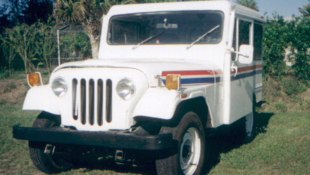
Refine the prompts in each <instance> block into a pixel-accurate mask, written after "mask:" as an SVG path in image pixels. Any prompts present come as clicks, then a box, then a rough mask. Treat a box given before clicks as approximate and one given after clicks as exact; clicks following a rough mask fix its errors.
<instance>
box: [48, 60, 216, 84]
mask: <svg viewBox="0 0 310 175" xmlns="http://www.w3.org/2000/svg"><path fill="white" fill-rule="evenodd" d="M98 67H100V68H126V69H136V70H139V71H141V72H142V73H143V74H145V76H146V77H147V78H148V80H149V85H150V86H157V85H158V79H156V78H155V77H156V76H158V75H159V76H161V77H165V76H166V75H167V74H180V72H197V71H198V72H199V71H205V72H208V73H207V74H208V75H217V74H219V72H222V71H221V68H220V67H219V66H218V65H216V64H215V63H213V62H210V61H206V60H194V61H192V62H191V61H189V60H184V59H178V60H175V59H174V60H172V59H145V60H141V59H139V60H120V59H117V60H107V59H104V60H85V61H78V62H69V63H65V64H62V65H60V66H58V67H57V68H56V69H55V70H54V71H53V73H54V72H57V71H58V70H60V69H68V68H98ZM124 74H125V72H124Z"/></svg>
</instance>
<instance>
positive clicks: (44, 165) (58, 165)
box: [29, 112, 72, 174]
mask: <svg viewBox="0 0 310 175" xmlns="http://www.w3.org/2000/svg"><path fill="white" fill-rule="evenodd" d="M56 126H59V122H58V121H57V119H56V118H54V116H53V115H51V114H48V113H46V112H42V113H41V114H40V115H39V116H38V117H37V119H36V120H35V122H34V123H33V127H37V128H51V127H56ZM62 149H63V147H62V146H61V145H54V144H48V143H42V142H34V141H29V153H30V157H31V160H32V162H33V164H34V165H35V166H36V167H37V168H38V169H39V170H41V171H42V172H44V173H47V174H55V173H60V172H62V171H66V170H69V169H71V167H72V163H71V162H70V161H69V159H68V158H69V157H68V154H63V153H62V152H59V151H60V150H62Z"/></svg>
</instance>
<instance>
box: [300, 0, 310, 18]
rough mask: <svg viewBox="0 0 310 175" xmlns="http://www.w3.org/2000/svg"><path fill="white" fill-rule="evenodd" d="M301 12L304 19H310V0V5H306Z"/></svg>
mask: <svg viewBox="0 0 310 175" xmlns="http://www.w3.org/2000/svg"><path fill="white" fill-rule="evenodd" d="M299 12H300V13H301V14H302V15H303V16H304V17H310V0H309V4H307V5H304V7H303V8H299Z"/></svg>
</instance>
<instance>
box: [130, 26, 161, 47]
mask: <svg viewBox="0 0 310 175" xmlns="http://www.w3.org/2000/svg"><path fill="white" fill-rule="evenodd" d="M163 33H165V31H162V32H160V33H158V34H156V35H153V36H150V37H148V38H146V39H145V40H143V41H141V42H140V43H138V44H137V45H135V46H133V48H132V50H134V49H136V48H138V47H139V46H140V45H142V44H144V43H145V42H147V41H149V40H151V39H153V38H155V37H158V36H159V35H161V34H163Z"/></svg>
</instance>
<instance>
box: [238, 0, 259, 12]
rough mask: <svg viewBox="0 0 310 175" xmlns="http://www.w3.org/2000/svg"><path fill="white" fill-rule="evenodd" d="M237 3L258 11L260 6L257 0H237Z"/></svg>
mask: <svg viewBox="0 0 310 175" xmlns="http://www.w3.org/2000/svg"><path fill="white" fill-rule="evenodd" d="M236 2H237V4H240V5H243V6H245V7H249V8H250V9H253V10H256V11H258V7H257V4H256V1H255V0H237V1H236Z"/></svg>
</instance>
